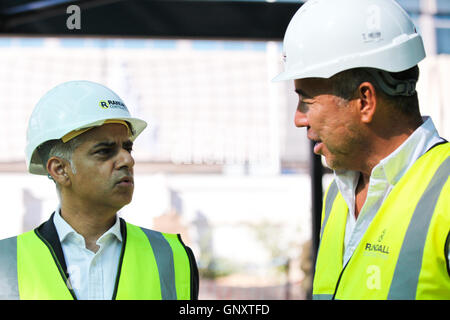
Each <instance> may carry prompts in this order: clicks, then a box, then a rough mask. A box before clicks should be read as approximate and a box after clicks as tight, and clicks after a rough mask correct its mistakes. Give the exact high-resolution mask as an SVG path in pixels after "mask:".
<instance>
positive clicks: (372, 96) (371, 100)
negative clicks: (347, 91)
mask: <svg viewBox="0 0 450 320" xmlns="http://www.w3.org/2000/svg"><path fill="white" fill-rule="evenodd" d="M358 101H359V104H358V109H359V110H358V111H359V113H360V118H361V121H362V122H363V123H370V122H372V120H373V117H374V115H375V111H376V109H377V93H376V90H375V87H374V86H373V84H372V83H370V82H363V83H361V84H360V85H359V87H358Z"/></svg>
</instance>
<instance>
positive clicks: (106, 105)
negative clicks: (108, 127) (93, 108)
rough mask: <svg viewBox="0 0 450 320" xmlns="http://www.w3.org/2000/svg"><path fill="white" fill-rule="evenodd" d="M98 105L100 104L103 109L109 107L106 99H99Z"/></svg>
mask: <svg viewBox="0 0 450 320" xmlns="http://www.w3.org/2000/svg"><path fill="white" fill-rule="evenodd" d="M99 105H100V107H101V108H103V109H108V108H109V104H108V101H105V100H101V101H100V102H99Z"/></svg>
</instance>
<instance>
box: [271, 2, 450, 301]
mask: <svg viewBox="0 0 450 320" xmlns="http://www.w3.org/2000/svg"><path fill="white" fill-rule="evenodd" d="M284 57H285V71H284V72H283V73H281V74H280V75H278V76H277V77H276V78H275V80H294V86H295V92H296V93H297V94H298V97H299V102H298V106H297V111H296V113H295V119H294V122H295V125H296V126H297V127H304V128H306V130H307V136H308V138H309V139H310V140H312V141H314V142H315V145H314V153H316V154H320V155H323V156H324V157H325V160H326V162H327V164H328V166H329V167H330V168H332V169H333V170H334V181H333V182H332V183H331V185H330V186H329V187H328V189H327V191H326V193H325V197H324V206H323V212H322V225H321V231H320V246H319V251H318V255H317V261H316V267H315V276H314V283H313V299H449V298H450V269H449V260H450V252H449V242H450V239H449V238H450V237H449V232H450V197H449V195H450V183H449V182H448V176H449V173H450V159H449V155H450V145H449V143H448V142H447V141H446V140H445V139H443V138H441V137H440V136H439V134H438V132H437V130H436V128H435V127H434V125H433V122H432V120H431V118H429V117H421V115H420V111H419V103H418V97H417V92H416V90H415V85H416V82H417V80H418V77H419V69H418V66H417V64H418V63H419V62H420V61H421V60H422V59H423V58H424V57H425V51H424V47H423V42H422V38H421V36H420V35H419V34H418V33H417V30H416V28H415V27H414V24H413V22H412V21H411V19H410V18H409V16H408V15H407V13H406V12H405V11H404V10H403V9H402V8H401V7H400V6H399V5H398V4H397V3H396V2H395V1H393V0H339V1H337V0H309V1H307V2H306V3H305V4H304V5H303V6H302V7H301V8H300V9H299V10H298V11H297V13H296V14H295V15H294V16H293V18H292V20H291V21H290V23H289V26H288V28H287V30H286V34H285V37H284Z"/></svg>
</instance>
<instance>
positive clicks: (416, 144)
mask: <svg viewBox="0 0 450 320" xmlns="http://www.w3.org/2000/svg"><path fill="white" fill-rule="evenodd" d="M422 120H423V121H424V123H423V124H422V125H421V126H420V127H418V128H417V129H416V130H415V131H414V132H413V133H412V134H411V135H410V136H409V137H408V139H406V140H405V141H404V142H403V143H402V144H401V145H400V146H399V147H398V148H397V149H396V150H395V151H394V152H392V153H391V154H390V155H388V156H387V157H386V158H384V159H383V160H381V161H380V163H378V164H377V165H376V166H375V167H374V168H373V169H372V172H371V177H372V176H374V175H376V176H377V178H379V179H384V180H386V181H387V182H388V183H389V184H391V185H395V184H397V182H398V181H399V180H400V178H401V177H402V176H403V175H404V174H405V173H406V171H408V169H409V168H410V167H411V166H412V165H413V164H414V162H416V160H417V159H418V158H419V157H420V156H422V155H423V154H424V153H425V152H427V150H428V149H430V148H431V147H432V146H433V145H434V144H436V143H438V142H441V141H442V140H443V139H442V138H440V136H439V133H438V132H437V130H436V127H435V126H434V123H433V121H432V120H431V118H430V117H427V116H425V117H422ZM334 176H335V178H336V180H337V182H338V186H340V185H341V186H347V187H349V186H352V187H351V188H350V189H353V191H354V188H355V187H356V184H357V182H358V179H359V174H358V173H357V172H355V171H351V170H340V171H335V172H334Z"/></svg>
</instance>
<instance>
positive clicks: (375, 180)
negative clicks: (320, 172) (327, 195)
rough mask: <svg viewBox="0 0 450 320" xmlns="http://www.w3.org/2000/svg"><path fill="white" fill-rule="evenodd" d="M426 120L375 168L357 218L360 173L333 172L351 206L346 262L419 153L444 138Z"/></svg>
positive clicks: (347, 226) (348, 220)
mask: <svg viewBox="0 0 450 320" xmlns="http://www.w3.org/2000/svg"><path fill="white" fill-rule="evenodd" d="M423 120H424V123H423V124H422V125H421V126H420V127H419V128H417V129H416V130H415V131H414V132H413V133H412V134H411V135H410V136H409V137H408V139H406V141H404V142H403V143H402V144H401V145H400V147H398V148H397V149H396V150H395V151H394V152H392V153H391V154H390V155H389V156H387V157H386V158H384V159H383V160H381V161H380V163H378V164H377V165H376V166H375V167H374V168H373V169H372V172H371V175H370V180H369V190H368V192H367V198H366V201H365V203H364V205H363V207H362V208H361V211H360V213H359V215H358V218H357V219H356V218H355V190H356V186H357V184H358V180H359V175H360V173H359V172H356V171H350V170H342V171H335V172H334V176H335V180H336V183H337V186H338V188H339V191H340V192H341V194H342V197H343V198H344V200H345V202H346V203H347V206H348V209H349V211H348V215H347V223H346V226H345V239H344V259H343V265H344V266H345V265H346V264H347V262H348V260H349V259H350V257H351V256H352V254H353V252H354V251H355V249H356V247H357V246H358V244H359V242H360V241H361V239H362V237H363V235H364V233H365V232H366V230H367V228H368V227H369V225H370V223H371V222H372V220H373V218H374V217H375V215H376V213H377V212H378V210H379V209H380V207H381V204H382V203H383V202H384V200H385V199H386V197H387V196H388V195H389V193H390V192H391V190H392V188H393V187H394V186H395V185H396V184H397V182H398V181H399V180H400V178H401V177H402V176H403V175H404V174H405V173H406V171H408V169H409V168H410V167H411V166H412V165H413V164H414V162H415V161H416V160H417V159H418V158H419V157H420V156H422V155H423V154H424V153H425V152H426V151H427V150H428V149H430V148H431V147H432V146H433V145H434V144H436V143H438V142H441V141H443V140H442V138H440V136H439V133H438V132H437V130H436V128H435V126H434V124H433V121H432V120H431V118H430V117H423ZM447 256H448V257H447V259H448V260H449V261H450V252H449V247H447Z"/></svg>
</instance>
